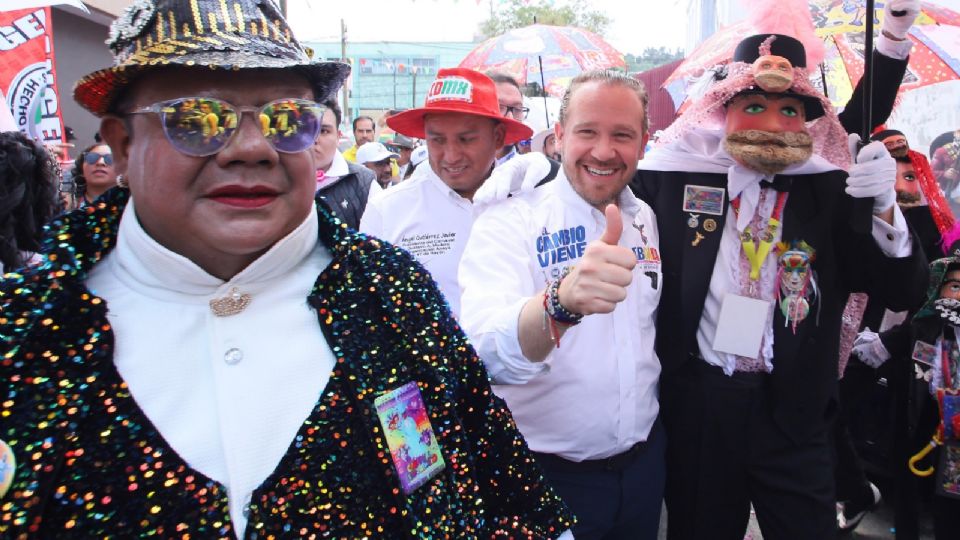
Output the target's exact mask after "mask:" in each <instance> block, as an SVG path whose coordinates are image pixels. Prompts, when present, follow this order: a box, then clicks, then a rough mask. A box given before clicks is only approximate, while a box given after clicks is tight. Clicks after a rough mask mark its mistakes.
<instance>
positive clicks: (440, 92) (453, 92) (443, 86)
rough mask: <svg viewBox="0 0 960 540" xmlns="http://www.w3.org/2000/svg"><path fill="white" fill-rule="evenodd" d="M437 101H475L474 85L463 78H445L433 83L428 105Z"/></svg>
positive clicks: (428, 96) (428, 94) (428, 95)
mask: <svg viewBox="0 0 960 540" xmlns="http://www.w3.org/2000/svg"><path fill="white" fill-rule="evenodd" d="M435 101H466V102H467V103H470V102H472V101H473V83H471V82H470V81H468V80H466V79H464V78H463V77H445V78H440V79H437V80H435V81H433V84H431V85H430V91H429V92H428V93H427V103H433V102H435Z"/></svg>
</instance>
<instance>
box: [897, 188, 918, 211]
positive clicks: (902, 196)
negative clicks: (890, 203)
mask: <svg viewBox="0 0 960 540" xmlns="http://www.w3.org/2000/svg"><path fill="white" fill-rule="evenodd" d="M897 204H898V205H900V207H901V208H913V207H914V206H919V205H920V194H919V193H907V192H905V191H898V192H897Z"/></svg>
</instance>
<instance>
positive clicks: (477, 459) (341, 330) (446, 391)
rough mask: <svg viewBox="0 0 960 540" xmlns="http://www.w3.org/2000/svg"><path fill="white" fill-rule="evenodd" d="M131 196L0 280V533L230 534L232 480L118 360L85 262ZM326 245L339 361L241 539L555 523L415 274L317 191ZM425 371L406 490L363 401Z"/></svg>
mask: <svg viewBox="0 0 960 540" xmlns="http://www.w3.org/2000/svg"><path fill="white" fill-rule="evenodd" d="M126 201H127V195H126V194H125V193H124V192H122V191H119V190H115V192H112V193H109V194H107V195H106V196H104V198H102V199H101V200H100V201H99V202H98V204H96V205H94V206H90V207H87V208H85V209H82V210H79V211H76V212H74V213H71V214H68V215H66V216H64V217H62V218H59V219H58V220H57V221H55V222H54V223H53V224H52V227H51V230H50V234H49V237H48V239H47V243H46V248H45V251H46V253H47V254H48V257H47V260H46V262H45V263H44V264H43V265H42V266H40V267H39V268H36V269H33V270H28V271H26V272H25V273H24V274H22V275H21V274H9V275H7V276H6V279H5V280H4V281H3V282H2V284H0V308H2V312H0V352H2V358H3V359H2V361H0V381H2V384H3V385H4V386H5V387H4V388H3V389H2V390H0V392H2V394H0V400H2V402H0V438H2V439H4V440H5V441H6V442H7V443H8V444H9V445H10V447H11V448H12V449H13V452H14V455H15V457H16V459H17V468H16V472H15V476H14V479H13V485H12V487H11V488H10V490H9V492H8V493H7V494H6V496H5V497H4V498H3V499H0V536H2V537H3V538H32V537H57V538H68V537H83V538H93V537H101V538H106V537H115V538H132V537H138V536H148V535H149V536H157V537H161V538H231V537H234V536H235V531H234V529H233V526H232V523H231V521H230V516H229V512H228V506H227V492H226V489H225V488H224V487H223V486H222V485H220V484H219V483H217V482H216V481H213V480H211V479H209V478H206V477H205V476H204V475H203V474H201V473H199V472H197V471H195V470H192V469H191V468H190V466H189V465H188V464H187V463H185V462H184V461H183V459H181V458H180V456H178V455H177V453H176V452H175V451H173V449H171V447H170V446H169V445H168V444H167V443H166V441H165V440H164V439H163V437H162V436H161V434H160V433H159V432H158V431H157V429H156V428H155V427H154V426H153V425H152V424H151V423H150V421H149V420H148V419H147V417H146V416H145V415H144V413H143V411H141V410H140V408H139V407H138V406H137V404H136V402H135V401H134V399H133V398H132V397H131V394H130V392H129V390H128V388H127V386H126V384H125V383H124V381H123V380H122V379H121V377H120V375H119V374H118V372H117V369H116V367H115V366H114V364H113V361H112V354H113V343H114V337H113V334H112V331H111V328H110V323H109V321H108V319H107V317H106V313H107V306H106V305H105V302H103V301H102V300H101V299H99V298H97V297H96V296H94V295H93V294H91V293H90V291H89V290H87V289H86V288H85V286H84V278H85V276H86V275H87V273H88V272H89V271H90V269H91V267H92V266H93V265H95V264H96V263H97V261H99V260H100V259H101V258H102V257H103V256H104V255H106V254H107V253H108V252H109V251H110V250H111V249H112V248H113V246H114V245H115V242H116V231H117V228H118V225H119V221H120V216H121V214H122V210H123V207H124V205H125V203H126ZM318 208H320V210H319V215H320V229H319V237H320V241H321V242H322V243H323V244H324V245H325V246H326V247H327V248H328V249H330V250H331V252H332V254H333V261H332V263H331V264H330V265H329V266H328V267H327V269H326V270H325V271H324V272H323V273H321V274H320V276H318V278H317V280H316V283H315V287H314V289H313V292H312V293H311V294H310V296H309V298H308V301H309V303H310V305H312V306H313V307H314V308H315V309H316V312H317V316H318V324H319V325H320V326H321V328H322V330H323V333H324V336H325V337H326V339H327V341H328V342H329V344H330V346H331V349H332V350H333V351H334V353H335V355H336V358H337V363H336V366H335V368H334V371H333V374H332V375H331V378H330V381H329V383H328V385H327V387H326V389H325V390H324V392H323V393H322V395H321V397H320V399H319V401H318V402H317V404H316V406H315V408H314V409H313V411H312V413H311V414H310V415H309V417H308V419H307V420H306V421H305V422H304V424H303V425H302V426H301V428H300V431H299V432H298V434H297V436H296V437H295V439H294V440H293V441H292V442H291V444H290V447H289V449H288V450H287V453H286V454H285V455H284V457H283V458H282V459H281V461H280V463H279V465H278V467H277V469H276V470H275V471H274V472H273V473H272V474H271V475H270V476H269V477H268V478H267V479H266V480H265V481H264V482H263V484H261V486H260V487H259V488H258V489H256V490H255V491H254V493H253V495H252V497H251V500H250V503H249V505H248V507H247V508H246V511H247V512H248V516H249V517H248V520H249V521H248V525H247V528H246V533H245V535H244V536H245V537H246V538H309V537H323V538H491V537H502V538H556V537H557V536H559V535H560V533H561V532H563V531H564V530H566V529H568V528H569V527H570V526H571V522H572V516H571V515H570V513H569V512H568V511H567V509H566V508H565V506H564V505H563V503H562V502H561V501H560V500H559V499H558V497H557V496H556V495H555V494H554V492H553V491H552V489H551V488H550V487H549V486H548V485H546V484H545V482H544V480H543V478H542V474H541V471H540V468H539V467H538V466H537V465H536V463H535V462H534V461H533V459H532V458H531V457H530V453H529V450H528V449H527V446H526V443H525V442H524V440H523V439H522V437H521V436H520V433H519V432H518V431H517V428H516V426H515V425H514V423H513V420H512V418H511V416H510V413H509V411H508V409H507V407H506V405H505V404H504V402H503V401H502V400H500V399H499V398H497V397H496V396H495V395H494V394H493V393H492V392H491V391H490V386H489V384H488V381H487V375H486V372H485V371H484V369H483V367H482V364H481V363H480V361H479V359H478V358H477V356H476V353H475V352H474V351H473V348H472V347H471V346H470V345H469V343H468V342H467V340H466V338H465V337H464V335H463V333H462V332H461V330H460V328H459V327H458V326H457V325H456V323H455V321H454V320H453V319H452V318H451V317H450V313H449V309H448V307H447V305H446V303H445V302H444V300H443V298H442V296H441V295H440V294H439V292H438V291H437V288H436V286H435V285H434V284H433V282H432V281H431V280H430V277H429V275H428V274H427V272H426V271H425V270H424V269H423V268H422V267H421V266H420V265H419V264H417V263H416V262H415V261H414V259H413V258H412V257H411V256H410V255H408V254H407V253H406V252H404V251H402V250H400V249H398V248H395V247H393V246H391V245H389V244H386V243H383V242H380V241H377V240H374V239H370V238H366V237H364V236H361V235H358V234H355V233H353V232H351V231H348V230H347V229H346V227H343V226H342V224H341V223H340V222H339V221H338V220H336V219H334V218H333V217H331V215H330V214H329V212H328V210H327V209H326V208H325V207H324V205H322V204H320V205H318ZM409 381H416V382H417V383H418V384H419V388H420V391H421V393H422V395H423V399H424V403H425V404H426V408H427V410H428V414H429V418H430V422H431V424H432V426H433V429H434V431H435V433H436V436H437V440H438V442H439V445H440V448H441V452H442V454H443V458H444V461H445V462H446V467H445V469H443V471H441V473H440V474H439V475H438V476H437V477H436V478H434V479H432V480H431V481H429V482H428V483H426V484H425V485H423V486H421V487H420V488H418V489H417V490H415V491H413V492H412V493H411V494H409V495H405V494H404V492H403V490H402V489H401V487H400V483H399V481H398V479H397V475H396V472H395V470H394V468H393V467H394V466H393V462H392V460H391V458H390V453H389V450H388V448H387V444H386V441H385V440H384V437H383V436H382V431H381V429H380V427H379V419H378V417H377V415H376V411H375V408H374V404H373V402H374V399H375V398H376V397H377V396H379V395H381V394H383V393H384V392H385V391H388V390H391V389H394V388H396V387H398V386H401V385H403V384H405V383H407V382H409Z"/></svg>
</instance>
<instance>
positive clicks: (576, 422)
mask: <svg viewBox="0 0 960 540" xmlns="http://www.w3.org/2000/svg"><path fill="white" fill-rule="evenodd" d="M619 203H620V210H621V213H622V215H623V217H624V229H623V235H622V237H621V239H620V245H621V246H624V247H629V248H631V249H632V250H634V252H636V253H637V255H638V260H639V264H638V265H637V267H636V268H635V269H634V276H633V282H632V283H631V284H630V285H629V287H628V290H627V299H626V300H624V301H623V302H621V303H619V304H617V307H616V308H615V309H614V311H613V312H612V313H607V314H594V315H588V316H586V317H584V319H583V321H582V322H581V323H580V324H579V325H577V326H573V327H571V328H570V329H568V330H567V331H566V333H565V334H564V335H563V338H562V339H561V343H560V347H559V348H557V349H554V350H553V351H552V352H551V353H550V354H549V355H548V356H547V358H546V360H545V361H543V362H538V363H534V362H530V361H529V360H527V359H526V358H525V357H524V356H523V353H522V352H521V350H520V341H519V336H518V328H517V325H518V320H519V316H520V311H521V309H522V308H523V306H524V304H526V302H527V301H528V299H529V298H530V297H532V296H533V295H534V294H536V293H537V292H539V291H540V290H542V289H543V288H544V287H545V286H546V285H547V283H548V282H549V281H552V280H554V279H556V278H557V277H558V276H559V275H560V272H561V271H562V270H563V269H564V268H566V267H568V266H571V265H574V264H576V263H577V261H578V260H579V258H580V257H582V256H583V252H584V249H585V248H586V245H587V243H589V242H591V241H593V240H596V239H597V238H599V237H600V235H601V234H602V233H603V231H604V229H605V227H606V219H605V217H604V215H603V213H602V212H600V211H598V210H596V209H595V208H593V207H592V206H590V205H589V204H588V203H587V202H586V201H584V200H583V199H582V198H581V197H580V196H579V195H578V194H577V193H576V192H575V191H574V190H573V188H572V186H571V185H570V182H569V181H568V180H567V178H566V177H565V176H564V174H563V172H562V171H561V172H560V173H559V174H558V176H557V178H556V179H555V180H554V181H553V182H550V183H549V184H547V185H545V186H543V187H541V188H538V189H536V190H534V191H533V192H531V193H525V194H523V195H520V196H518V197H513V198H511V199H509V200H507V201H504V202H502V203H499V204H496V205H492V206H490V207H488V209H487V210H485V211H484V212H483V213H482V214H481V215H480V216H479V217H478V218H477V221H476V223H475V224H474V228H473V232H472V234H471V237H470V240H469V241H468V242H467V248H466V251H465V253H464V256H463V260H462V262H461V264H460V283H461V286H462V288H463V298H462V309H463V311H462V315H461V322H462V325H463V328H464V330H465V331H466V332H467V335H468V336H469V337H470V339H471V341H472V342H473V345H474V347H475V348H476V349H477V352H478V353H479V354H480V357H481V359H482V360H483V362H484V364H485V365H486V367H487V371H488V372H489V373H490V376H491V378H492V379H493V382H494V383H500V384H498V385H497V386H495V387H494V391H495V392H496V393H497V394H498V395H500V396H502V397H503V398H504V399H505V400H506V402H507V404H508V405H509V407H510V410H511V412H512V413H513V417H514V419H515V420H516V422H517V425H518V426H519V427H520V431H521V433H523V436H524V438H525V439H526V440H527V443H528V444H529V446H530V448H531V449H533V450H534V451H536V452H544V453H550V454H556V455H559V456H561V457H563V458H565V459H569V460H572V461H582V460H586V459H600V458H605V457H610V456H613V455H616V454H619V453H621V452H623V451H625V450H628V449H629V448H630V447H631V446H633V445H634V444H635V443H637V442H639V441H643V440H646V438H647V436H648V435H649V433H650V429H651V427H652V426H653V422H654V420H655V419H656V418H657V413H658V411H659V404H658V401H657V381H658V378H659V375H660V362H659V360H658V358H657V355H656V353H655V352H654V339H655V337H656V332H655V328H654V321H655V319H656V310H657V304H658V302H659V300H660V291H661V290H662V288H663V285H662V275H661V269H660V257H659V244H658V235H657V228H656V219H655V216H654V215H653V211H652V210H651V209H650V207H649V206H647V205H646V203H643V202H641V201H640V200H638V199H637V198H636V197H634V196H633V194H632V193H631V192H630V190H629V189H624V190H623V192H622V193H621V194H620V199H619Z"/></svg>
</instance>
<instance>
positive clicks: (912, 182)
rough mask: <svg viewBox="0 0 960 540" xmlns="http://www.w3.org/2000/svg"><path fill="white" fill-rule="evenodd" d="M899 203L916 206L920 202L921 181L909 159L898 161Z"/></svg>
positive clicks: (897, 186) (897, 187)
mask: <svg viewBox="0 0 960 540" xmlns="http://www.w3.org/2000/svg"><path fill="white" fill-rule="evenodd" d="M894 189H896V190H897V204H899V205H900V206H901V207H903V206H907V207H910V206H914V205H916V204H917V203H919V202H920V182H917V173H916V171H915V170H914V169H913V164H912V163H910V162H909V161H899V160H898V161H897V183H896V184H894Z"/></svg>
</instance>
